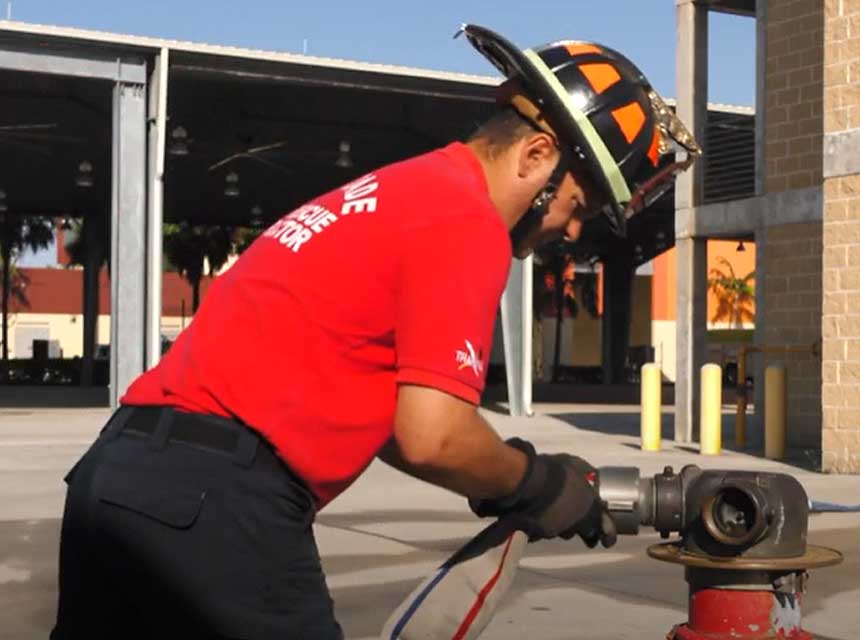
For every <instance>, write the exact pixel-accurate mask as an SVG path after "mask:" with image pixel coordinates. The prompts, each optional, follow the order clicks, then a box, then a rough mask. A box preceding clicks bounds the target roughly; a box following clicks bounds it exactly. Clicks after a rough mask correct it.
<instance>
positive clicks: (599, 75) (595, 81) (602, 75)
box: [579, 62, 621, 95]
mask: <svg viewBox="0 0 860 640" xmlns="http://www.w3.org/2000/svg"><path fill="white" fill-rule="evenodd" d="M579 70H580V71H582V75H584V76H585V78H586V79H587V80H588V83H589V84H590V85H591V88H592V89H594V91H595V92H596V93H597V94H598V95H599V94H601V93H603V92H604V91H606V90H607V89H608V88H609V87H611V86H612V85H614V84H615V83H616V82H618V81H619V80H621V74H620V73H618V70H617V69H616V68H615V67H613V66H612V65H611V64H608V63H606V62H597V63H594V64H581V65H579Z"/></svg>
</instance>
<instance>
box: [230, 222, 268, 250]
mask: <svg viewBox="0 0 860 640" xmlns="http://www.w3.org/2000/svg"><path fill="white" fill-rule="evenodd" d="M263 231H265V229H263V228H262V227H239V228H237V229H236V232H235V234H234V235H233V251H235V252H236V255H242V253H244V251H245V250H246V249H247V248H248V247H250V246H251V245H252V244H254V241H255V240H256V239H257V238H259V237H260V234H261V233H263Z"/></svg>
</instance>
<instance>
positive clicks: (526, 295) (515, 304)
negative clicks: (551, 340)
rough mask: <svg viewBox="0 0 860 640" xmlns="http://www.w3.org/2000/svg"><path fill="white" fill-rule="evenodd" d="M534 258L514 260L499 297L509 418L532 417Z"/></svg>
mask: <svg viewBox="0 0 860 640" xmlns="http://www.w3.org/2000/svg"><path fill="white" fill-rule="evenodd" d="M533 270H534V258H533V257H532V256H529V257H528V258H526V259H525V260H516V259H515V260H514V261H513V262H512V263H511V271H510V274H509V275H508V285H507V287H506V288H505V292H504V294H503V295H502V340H503V341H504V345H505V375H506V377H507V383H508V411H509V412H510V414H511V415H512V416H530V415H532V296H533V292H532V273H533Z"/></svg>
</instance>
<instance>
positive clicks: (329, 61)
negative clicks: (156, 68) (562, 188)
mask: <svg viewBox="0 0 860 640" xmlns="http://www.w3.org/2000/svg"><path fill="white" fill-rule="evenodd" d="M3 33H9V34H21V35H25V36H41V37H53V38H62V39H67V40H77V41H80V43H81V44H98V45H108V46H114V47H128V48H134V49H146V50H148V51H149V52H150V53H156V52H157V51H159V50H161V49H165V48H166V49H169V50H171V51H177V52H184V53H192V54H204V55H212V56H223V57H232V58H240V59H245V60H251V61H261V62H283V63H289V64H297V65H304V66H312V67H325V68H328V69H343V70H348V71H359V72H361V71H363V72H367V73H380V74H386V75H392V76H407V77H411V78H418V79H427V80H441V81H447V82H459V83H468V84H477V85H485V86H495V85H497V84H499V82H500V81H501V79H500V78H498V77H493V76H481V75H473V74H467V73H457V72H451V71H436V70H433V69H421V68H417V67H407V66H401V65H390V64H380V63H373V62H359V61H356V60H346V59H342V58H326V57H319V56H308V55H303V54H297V53H287V52H281V51H267V50H264V49H249V48H243V47H235V46H226V45H214V44H207V43H198V42H190V41H186V40H170V39H165V38H153V37H148V36H135V35H129V34H122V33H113V32H110V31H96V30H90V29H79V28H75V27H61V26H54V25H44V24H35V23H29V22H18V21H10V20H0V34H3ZM666 102H667V103H668V104H670V105H672V106H674V105H675V99H674V98H667V99H666ZM708 109H709V110H710V111H721V112H725V113H736V114H739V115H754V114H755V108H753V107H748V106H742V105H728V104H721V103H708Z"/></svg>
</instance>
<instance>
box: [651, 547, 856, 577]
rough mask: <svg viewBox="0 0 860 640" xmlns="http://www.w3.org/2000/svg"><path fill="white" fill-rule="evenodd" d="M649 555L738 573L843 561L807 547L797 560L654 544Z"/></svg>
mask: <svg viewBox="0 0 860 640" xmlns="http://www.w3.org/2000/svg"><path fill="white" fill-rule="evenodd" d="M648 555H649V556H650V557H652V558H654V559H655V560H660V561H662V562H672V563H674V564H681V565H684V566H685V567H698V568H701V569H722V570H729V571H731V570H736V571H792V570H801V569H817V568H821V567H830V566H833V565H835V564H839V563H840V562H842V560H843V558H842V554H841V553H839V552H838V551H836V549H830V548H828V547H819V546H816V545H812V544H810V545H807V546H806V553H805V554H804V555H802V556H798V557H796V558H743V557H727V558H723V557H719V556H699V555H695V554H693V553H687V552H686V551H684V549H683V547H681V543H679V542H667V543H663V544H654V545H651V546H650V547H648Z"/></svg>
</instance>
